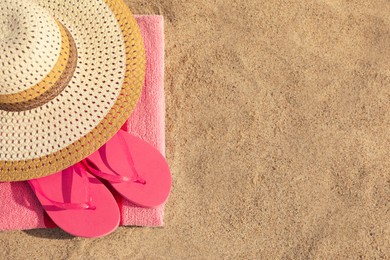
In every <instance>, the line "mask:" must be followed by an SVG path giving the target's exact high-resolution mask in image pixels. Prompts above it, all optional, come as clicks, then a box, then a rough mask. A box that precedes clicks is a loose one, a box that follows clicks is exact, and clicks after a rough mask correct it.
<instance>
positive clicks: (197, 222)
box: [0, 0, 390, 259]
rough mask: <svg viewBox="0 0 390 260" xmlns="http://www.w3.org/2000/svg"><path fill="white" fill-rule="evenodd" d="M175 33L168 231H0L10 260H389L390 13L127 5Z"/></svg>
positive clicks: (283, 5) (0, 255)
mask: <svg viewBox="0 0 390 260" xmlns="http://www.w3.org/2000/svg"><path fill="white" fill-rule="evenodd" d="M127 3H128V4H129V5H130V6H131V9H132V10H133V11H134V13H137V14H161V15H164V16H165V26H166V80H165V84H166V86H165V88H166V99H167V104H166V107H167V117H166V120H167V128H166V135H167V158H168V160H169V162H170V165H171V168H172V173H173V177H174V186H173V193H172V196H171V198H170V201H169V203H168V204H167V208H166V217H165V222H166V226H165V227H164V228H158V229H155V228H119V229H118V230H117V231H116V232H115V233H113V234H111V235H109V236H108V237H105V238H101V239H94V240H86V239H80V238H73V237H70V236H68V235H67V234H65V233H63V232H62V231H60V230H58V229H54V230H33V231H27V232H22V231H20V232H7V233H0V249H1V250H0V259H25V258H29V259H347V258H348V259H358V258H364V259H373V258H389V257H390V223H389V222H390V211H389V210H390V152H389V151H390V137H389V133H390V2H389V1H387V0H377V1H374V0H360V1H358V0H339V1H337V0H316V1H314V0H288V1H287V0H285V1H276V0H275V1H270V0H265V1H260V0H241V1H236V0H192V1H184V0H164V1H162V0H161V1H157V0H153V1H145V0H134V1H127Z"/></svg>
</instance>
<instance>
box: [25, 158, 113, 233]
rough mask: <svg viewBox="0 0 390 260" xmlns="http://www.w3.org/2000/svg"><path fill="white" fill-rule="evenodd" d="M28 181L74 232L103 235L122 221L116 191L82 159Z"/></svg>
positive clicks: (47, 207) (50, 211)
mask: <svg viewBox="0 0 390 260" xmlns="http://www.w3.org/2000/svg"><path fill="white" fill-rule="evenodd" d="M28 182H29V184H30V186H31V188H32V189H33V191H34V192H35V195H36V196H37V198H38V200H39V201H40V203H41V204H42V206H43V208H44V209H45V211H46V212H47V214H48V215H49V217H50V218H51V219H52V220H53V222H54V223H55V224H57V226H58V227H60V228H61V229H63V230H64V231H65V232H67V233H69V234H71V235H74V236H78V237H90V238H92V237H101V236H104V235H107V234H109V233H111V232H113V231H114V230H115V229H116V228H117V227H118V225H119V220H120V212H119V208H118V205H117V203H116V201H115V199H114V197H113V195H112V194H111V192H110V191H109V190H108V189H107V188H106V187H105V185H104V184H103V183H101V182H100V181H99V180H98V179H97V178H96V177H95V176H93V175H91V174H90V173H88V172H87V170H86V168H85V167H84V165H82V164H80V163H79V164H76V165H74V166H71V167H69V168H67V169H65V170H63V171H61V172H58V173H55V174H53V175H49V176H47V177H43V178H39V179H34V180H30V181H28Z"/></svg>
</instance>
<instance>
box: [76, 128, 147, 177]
mask: <svg viewBox="0 0 390 260" xmlns="http://www.w3.org/2000/svg"><path fill="white" fill-rule="evenodd" d="M118 136H119V138H120V144H121V146H122V150H123V151H124V152H125V155H126V159H127V162H128V163H129V166H130V169H131V171H132V173H133V176H132V177H131V178H129V177H127V176H123V175H120V174H119V173H117V172H116V171H112V172H113V173H115V174H117V175H112V174H109V173H105V172H102V171H100V170H99V169H98V167H97V166H96V165H95V164H94V163H93V162H92V161H91V160H90V159H88V158H86V159H84V160H83V161H82V163H83V165H84V166H85V167H87V169H88V170H89V171H90V172H91V173H92V174H94V175H96V176H97V177H100V178H102V179H105V180H107V181H110V182H114V183H121V182H136V183H140V184H146V181H145V180H144V179H143V178H142V177H141V176H140V175H139V173H138V171H137V169H136V167H135V165H134V160H133V157H132V156H131V153H130V151H129V149H128V147H127V146H126V141H125V139H124V138H123V136H122V135H120V134H118Z"/></svg>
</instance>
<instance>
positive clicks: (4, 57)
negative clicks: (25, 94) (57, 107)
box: [0, 0, 61, 95]
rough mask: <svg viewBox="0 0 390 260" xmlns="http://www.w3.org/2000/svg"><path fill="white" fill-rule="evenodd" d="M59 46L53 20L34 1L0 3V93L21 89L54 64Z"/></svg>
mask: <svg viewBox="0 0 390 260" xmlns="http://www.w3.org/2000/svg"><path fill="white" fill-rule="evenodd" d="M60 49H61V33H60V30H59V28H58V25H57V22H56V20H55V19H54V18H53V17H52V16H51V15H50V14H49V13H48V12H47V10H45V9H44V8H42V7H40V6H39V5H38V4H37V3H36V2H34V1H24V0H2V1H1V2H0V61H1V69H0V95H8V94H14V93H19V92H22V91H24V90H26V89H28V88H30V87H32V86H34V85H36V84H37V83H38V82H40V81H41V80H42V79H43V78H44V77H45V76H46V75H47V74H48V73H49V72H50V70H51V69H52V68H53V67H54V65H55V63H56V61H57V59H58V57H59V54H60Z"/></svg>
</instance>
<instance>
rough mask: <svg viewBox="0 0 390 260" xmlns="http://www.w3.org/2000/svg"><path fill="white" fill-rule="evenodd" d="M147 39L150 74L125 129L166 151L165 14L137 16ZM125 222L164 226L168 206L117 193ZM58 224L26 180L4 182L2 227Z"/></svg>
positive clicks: (0, 211) (0, 185)
mask: <svg viewBox="0 0 390 260" xmlns="http://www.w3.org/2000/svg"><path fill="white" fill-rule="evenodd" d="M136 19H137V22H138V24H139V26H140V28H141V32H142V35H143V38H144V42H145V50H146V59H147V65H146V77H145V86H144V89H143V92H142V96H141V99H140V102H139V103H138V104H137V107H136V108H135V111H134V112H133V114H132V116H131V117H130V118H129V120H128V121H127V122H126V124H125V125H124V126H123V129H124V130H126V131H128V132H130V133H132V134H134V135H136V136H139V137H141V138H142V139H144V140H145V141H147V142H149V143H150V144H152V145H153V146H154V147H156V148H157V149H158V150H159V151H160V152H161V153H163V154H164V152H165V149H164V148H165V133H164V129H165V125H164V117H165V112H164V111H165V107H164V88H163V80H164V78H163V75H164V30H163V24H164V22H163V17H162V16H137V17H136ZM116 198H117V201H118V205H119V207H120V210H121V225H136V226H162V225H163V213H164V206H160V207H157V208H154V209H145V208H140V207H137V206H135V205H133V204H132V203H131V202H129V201H127V200H125V199H123V198H121V197H120V196H118V195H117V194H116ZM48 227H55V225H54V223H53V222H52V221H51V220H50V219H49V218H48V217H47V215H46V213H45V212H44V210H43V209H42V207H41V205H40V204H39V202H38V200H37V199H36V197H35V195H34V194H33V193H32V191H31V189H30V187H29V185H28V184H27V183H26V182H13V183H0V230H26V229H34V228H48Z"/></svg>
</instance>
